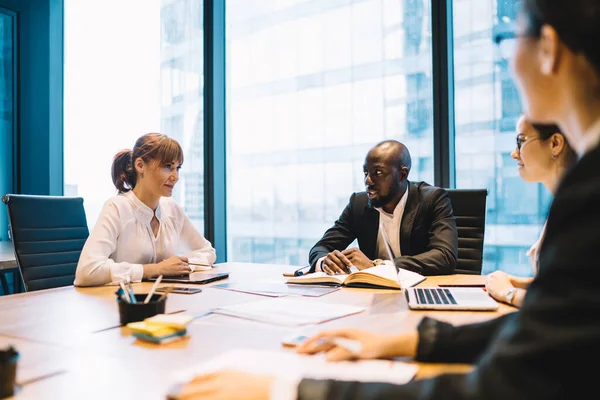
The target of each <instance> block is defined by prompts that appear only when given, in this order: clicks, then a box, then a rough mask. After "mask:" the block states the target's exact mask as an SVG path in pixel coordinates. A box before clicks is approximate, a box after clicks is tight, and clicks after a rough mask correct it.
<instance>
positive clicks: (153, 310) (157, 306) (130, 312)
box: [117, 294, 167, 326]
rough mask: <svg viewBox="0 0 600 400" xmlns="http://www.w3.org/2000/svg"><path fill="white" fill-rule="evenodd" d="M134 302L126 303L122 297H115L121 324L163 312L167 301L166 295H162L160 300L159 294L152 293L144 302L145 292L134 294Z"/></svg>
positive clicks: (141, 319)
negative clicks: (146, 301)
mask: <svg viewBox="0 0 600 400" xmlns="http://www.w3.org/2000/svg"><path fill="white" fill-rule="evenodd" d="M134 296H135V300H136V302H135V303H128V302H126V301H124V300H123V299H120V298H117V304H119V319H120V320H121V326H125V325H127V324H128V323H130V322H137V321H143V320H145V319H146V318H150V317H153V316H155V315H156V314H164V313H165V304H166V303H167V296H165V297H163V298H162V300H158V299H159V298H160V297H161V295H160V294H153V295H152V297H151V298H150V301H149V302H148V303H146V304H144V300H145V299H146V296H147V294H136V295H134Z"/></svg>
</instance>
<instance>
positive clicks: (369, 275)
mask: <svg viewBox="0 0 600 400" xmlns="http://www.w3.org/2000/svg"><path fill="white" fill-rule="evenodd" d="M398 279H401V280H402V282H403V286H404V287H411V286H415V285H416V284H418V283H420V282H423V281H424V280H425V277H424V276H423V275H421V274H419V273H417V272H412V271H409V270H406V269H402V268H400V269H399V272H398V275H396V268H395V267H394V266H393V265H390V264H383V265H378V266H376V267H372V268H367V269H363V270H362V271H357V272H353V273H351V274H349V275H327V274H326V273H325V272H313V273H312V274H306V275H302V276H295V277H293V278H288V280H287V281H286V283H294V284H319V285H323V284H328V285H333V286H347V287H364V288H385V289H400V285H399V284H398Z"/></svg>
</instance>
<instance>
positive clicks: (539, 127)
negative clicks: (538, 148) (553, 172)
mask: <svg viewBox="0 0 600 400" xmlns="http://www.w3.org/2000/svg"><path fill="white" fill-rule="evenodd" d="M529 124H530V125H531V127H532V128H533V129H535V131H536V132H537V133H538V135H539V137H540V140H543V141H547V140H549V139H550V138H551V137H552V135H554V134H557V133H558V134H559V135H561V136H562V137H563V139H564V143H565V148H564V152H565V155H564V157H565V158H564V160H565V166H567V167H570V166H572V165H574V164H575V162H576V161H577V153H575V150H573V148H572V147H571V145H570V144H569V141H568V140H567V138H566V137H565V134H564V133H563V132H562V131H561V130H560V128H559V127H558V125H555V124H534V123H531V122H530V123H529Z"/></svg>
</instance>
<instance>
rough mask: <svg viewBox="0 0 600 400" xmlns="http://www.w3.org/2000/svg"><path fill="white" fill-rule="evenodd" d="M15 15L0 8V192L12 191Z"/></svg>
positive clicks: (3, 222)
mask: <svg viewBox="0 0 600 400" xmlns="http://www.w3.org/2000/svg"><path fill="white" fill-rule="evenodd" d="M16 22H17V17H16V15H15V14H13V13H12V12H9V11H7V10H4V9H3V8H0V46H1V48H0V195H2V196H3V195H4V194H6V193H13V192H14V191H15V186H16V185H15V183H16V182H15V181H14V179H13V177H14V173H15V171H14V156H13V154H14V148H15V137H16V136H15V86H16V85H15V83H16V82H15V49H16V48H17V43H16V41H17V38H16V35H15V32H16V26H15V24H16ZM2 208H3V209H2V211H0V240H8V214H7V212H6V207H2Z"/></svg>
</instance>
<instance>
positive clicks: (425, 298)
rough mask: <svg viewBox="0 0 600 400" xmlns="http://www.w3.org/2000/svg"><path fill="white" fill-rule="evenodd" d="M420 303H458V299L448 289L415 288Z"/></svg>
mask: <svg viewBox="0 0 600 400" xmlns="http://www.w3.org/2000/svg"><path fill="white" fill-rule="evenodd" d="M415 290H416V292H417V302H418V303H419V304H456V300H454V297H453V296H452V293H450V290H448V289H442V288H415Z"/></svg>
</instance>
